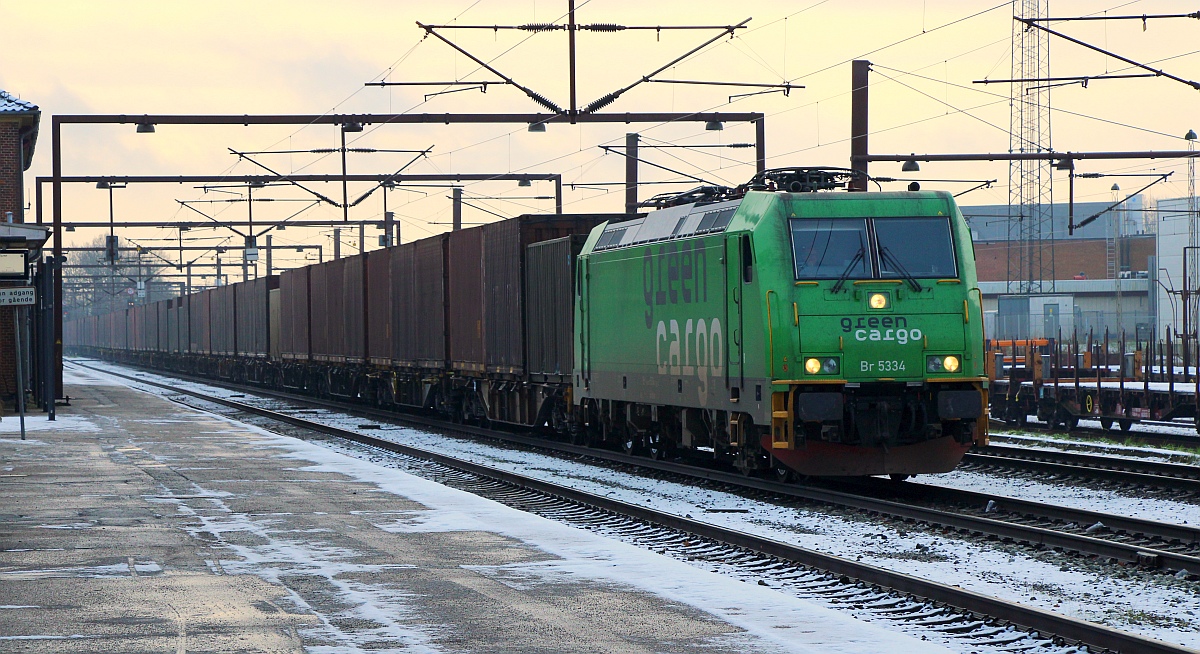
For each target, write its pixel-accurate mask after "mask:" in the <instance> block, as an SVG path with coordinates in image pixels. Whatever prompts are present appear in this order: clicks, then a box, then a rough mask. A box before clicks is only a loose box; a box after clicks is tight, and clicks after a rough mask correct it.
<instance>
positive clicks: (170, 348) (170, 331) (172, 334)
mask: <svg viewBox="0 0 1200 654" xmlns="http://www.w3.org/2000/svg"><path fill="white" fill-rule="evenodd" d="M182 305H183V298H173V299H170V300H167V340H166V343H167V352H170V353H172V354H177V353H178V352H179V344H180V343H186V342H187V335H186V334H184V336H183V338H180V336H179V334H180V320H179V316H181V315H183V316H184V320H185V321H186V320H187V318H186V316H187V314H185V313H184V312H183V309H182V308H181V307H182Z"/></svg>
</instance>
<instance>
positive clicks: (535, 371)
mask: <svg viewBox="0 0 1200 654" xmlns="http://www.w3.org/2000/svg"><path fill="white" fill-rule="evenodd" d="M852 174H853V173H852V172H851V171H846V170H842V169H810V168H793V169H776V170H770V171H766V172H765V173H761V174H759V175H758V176H756V177H755V178H754V179H753V180H751V182H749V183H748V184H746V185H743V186H741V187H738V188H735V189H730V188H714V187H702V188H699V189H695V190H693V191H692V192H689V193H686V194H680V195H676V196H673V197H669V198H665V199H660V201H659V202H658V208H657V209H655V210H652V211H649V212H647V213H645V214H599V215H594V214H589V215H548V216H534V215H526V216H520V217H517V218H513V219H509V220H502V221H498V222H495V223H491V224H487V225H482V226H479V227H475V228H471V229H464V230H459V231H453V232H450V233H448V234H442V235H438V236H434V237H431V238H427V239H423V240H420V241H415V242H412V243H406V244H403V245H399V246H395V247H389V248H384V249H380V250H375V251H372V252H367V253H364V254H360V255H358V256H352V257H347V258H343V259H336V260H333V261H329V262H325V263H322V264H319V265H314V266H308V267H303V268H296V269H292V270H287V271H284V272H283V273H282V274H280V275H278V276H269V277H263V278H260V279H255V280H252V281H247V282H243V283H239V284H231V285H227V286H220V287H216V288H212V289H209V290H205V291H202V292H199V293H193V294H190V295H186V296H184V297H179V298H174V299H169V300H165V301H161V302H156V303H152V304H145V305H138V306H130V307H127V308H122V309H120V310H117V311H115V312H111V313H106V314H102V315H89V316H78V317H71V318H70V319H68V320H67V321H66V322H65V345H66V347H67V349H68V351H70V352H73V353H77V354H83V355H92V356H101V357H105V358H109V359H113V360H117V361H123V362H128V363H134V364H138V365H143V366H149V367H155V368H160V369H164V370H168V371H176V372H181V373H188V374H193V375H201V376H208V377H211V378H215V379H224V380H229V381H232V382H238V383H245V384H253V385H261V386H264V387H270V388H277V389H284V390H289V391H294V392H302V393H309V394H314V395H319V396H324V397H334V398H342V399H347V400H353V401H357V402H364V403H369V404H371V405H376V406H382V407H393V408H407V409H416V410H425V411H431V412H437V413H439V414H441V415H443V416H446V417H449V418H452V419H454V420H456V421H464V422H476V423H482V424H490V423H496V424H498V425H500V424H502V425H507V426H520V427H524V428H532V429H535V430H539V431H541V432H543V433H548V434H549V433H554V434H558V435H560V436H562V437H565V438H570V439H571V440H572V441H574V442H576V443H580V444H588V445H593V446H602V447H619V448H622V449H624V450H626V451H628V452H631V453H641V454H645V455H648V456H653V457H666V456H687V457H693V458H694V457H700V458H706V459H713V460H717V461H723V462H726V463H729V464H731V465H733V466H736V467H737V468H738V469H740V470H742V471H744V472H746V473H748V474H768V473H770V474H775V475H778V476H779V477H780V478H787V477H790V476H794V475H796V474H799V475H805V476H859V475H882V474H888V475H892V476H894V477H903V476H907V475H912V474H918V473H934V472H945V471H949V470H951V469H953V468H954V467H955V466H956V465H957V463H958V461H959V460H960V459H961V457H962V455H963V454H964V453H965V452H966V451H967V449H968V448H969V447H970V446H971V445H972V444H985V443H986V442H987V438H988V436H987V420H986V412H987V399H988V398H987V392H988V389H987V376H986V373H985V357H984V352H983V324H982V317H983V316H982V311H981V301H982V298H981V296H980V293H979V289H978V284H977V282H976V277H975V266H974V256H973V251H972V246H971V238H970V233H969V230H968V228H967V226H966V223H965V221H964V220H963V217H962V214H961V213H960V212H959V210H958V208H957V206H956V204H955V202H954V200H953V198H952V197H951V196H950V195H949V194H947V193H944V192H928V191H924V192H922V191H915V192H895V193H893V192H879V193H843V192H831V191H835V190H838V189H842V188H845V186H846V182H847V181H848V180H849V179H850V177H851V176H852Z"/></svg>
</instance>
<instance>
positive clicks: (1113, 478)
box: [963, 445, 1200, 496]
mask: <svg viewBox="0 0 1200 654" xmlns="http://www.w3.org/2000/svg"><path fill="white" fill-rule="evenodd" d="M963 463H965V464H967V465H973V466H981V467H1005V468H1016V469H1019V470H1024V471H1027V472H1034V473H1038V474H1051V475H1056V476H1071V477H1080V478H1085V479H1100V480H1104V481H1109V482H1114V483H1117V484H1122V485H1127V486H1134V487H1151V488H1165V489H1170V490H1173V491H1181V492H1183V493H1185V494H1189V495H1192V496H1200V466H1194V465H1186V464H1180V463H1161V462H1157V461H1139V460H1136V459H1129V458H1123V457H1112V456H1102V455H1096V454H1079V453H1075V452H1060V451H1052V450H1043V449H1032V448H1027V447H1009V446H1004V445H988V446H987V447H981V448H980V447H975V448H971V451H970V452H968V453H967V455H966V456H964V457H963Z"/></svg>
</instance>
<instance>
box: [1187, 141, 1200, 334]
mask: <svg viewBox="0 0 1200 654" xmlns="http://www.w3.org/2000/svg"><path fill="white" fill-rule="evenodd" d="M1195 149H1196V141H1195V139H1192V140H1189V141H1188V150H1195ZM1187 172H1188V205H1187V206H1188V245H1190V246H1192V247H1193V248H1195V247H1196V246H1197V245H1200V235H1197V233H1196V159H1195V157H1188V161H1187ZM1198 255H1200V251H1198V250H1195V249H1191V250H1187V257H1188V262H1187V264H1188V277H1189V279H1188V280H1187V285H1188V290H1189V291H1191V293H1193V295H1189V297H1188V305H1187V306H1186V307H1184V308H1183V310H1184V311H1187V312H1188V327H1189V328H1190V329H1189V331H1191V332H1192V334H1194V333H1196V325H1197V323H1196V318H1197V310H1196V309H1197V306H1198V304H1197V302H1196V296H1195V295H1194V293H1195V292H1196V291H1197V289H1200V265H1198V264H1197V260H1198V259H1200V256H1198ZM1185 336H1187V337H1189V338H1190V337H1191V334H1185Z"/></svg>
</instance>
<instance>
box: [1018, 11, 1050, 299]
mask: <svg viewBox="0 0 1200 654" xmlns="http://www.w3.org/2000/svg"><path fill="white" fill-rule="evenodd" d="M1015 4H1016V5H1017V7H1016V8H1018V9H1019V10H1020V12H1021V13H1020V16H1021V17H1022V18H1045V17H1047V16H1049V10H1050V7H1049V5H1050V2H1049V0H1017V1H1016V3H1015ZM1049 39H1050V37H1049V35H1048V34H1046V33H1045V32H1043V31H1042V30H1036V29H1032V28H1027V27H1026V26H1025V24H1024V23H1021V22H1019V21H1015V20H1014V21H1013V28H1012V77H1013V79H1022V80H1037V79H1041V78H1044V77H1046V76H1047V74H1048V73H1049V71H1050V40H1049ZM1009 88H1010V92H1009V137H1008V150H1009V152H1047V151H1050V150H1051V149H1052V148H1051V144H1050V89H1049V88H1047V84H1046V83H1045V82H1037V81H1030V82H1014V83H1012V84H1011V85H1010V87H1009ZM1052 182H1053V179H1052V168H1051V162H1050V161H1013V162H1011V163H1009V166H1008V277H1007V279H1008V292H1009V293H1042V292H1052V291H1053V290H1054V225H1053V222H1052V221H1051V209H1052V207H1053V205H1054V193H1053V183H1052Z"/></svg>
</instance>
